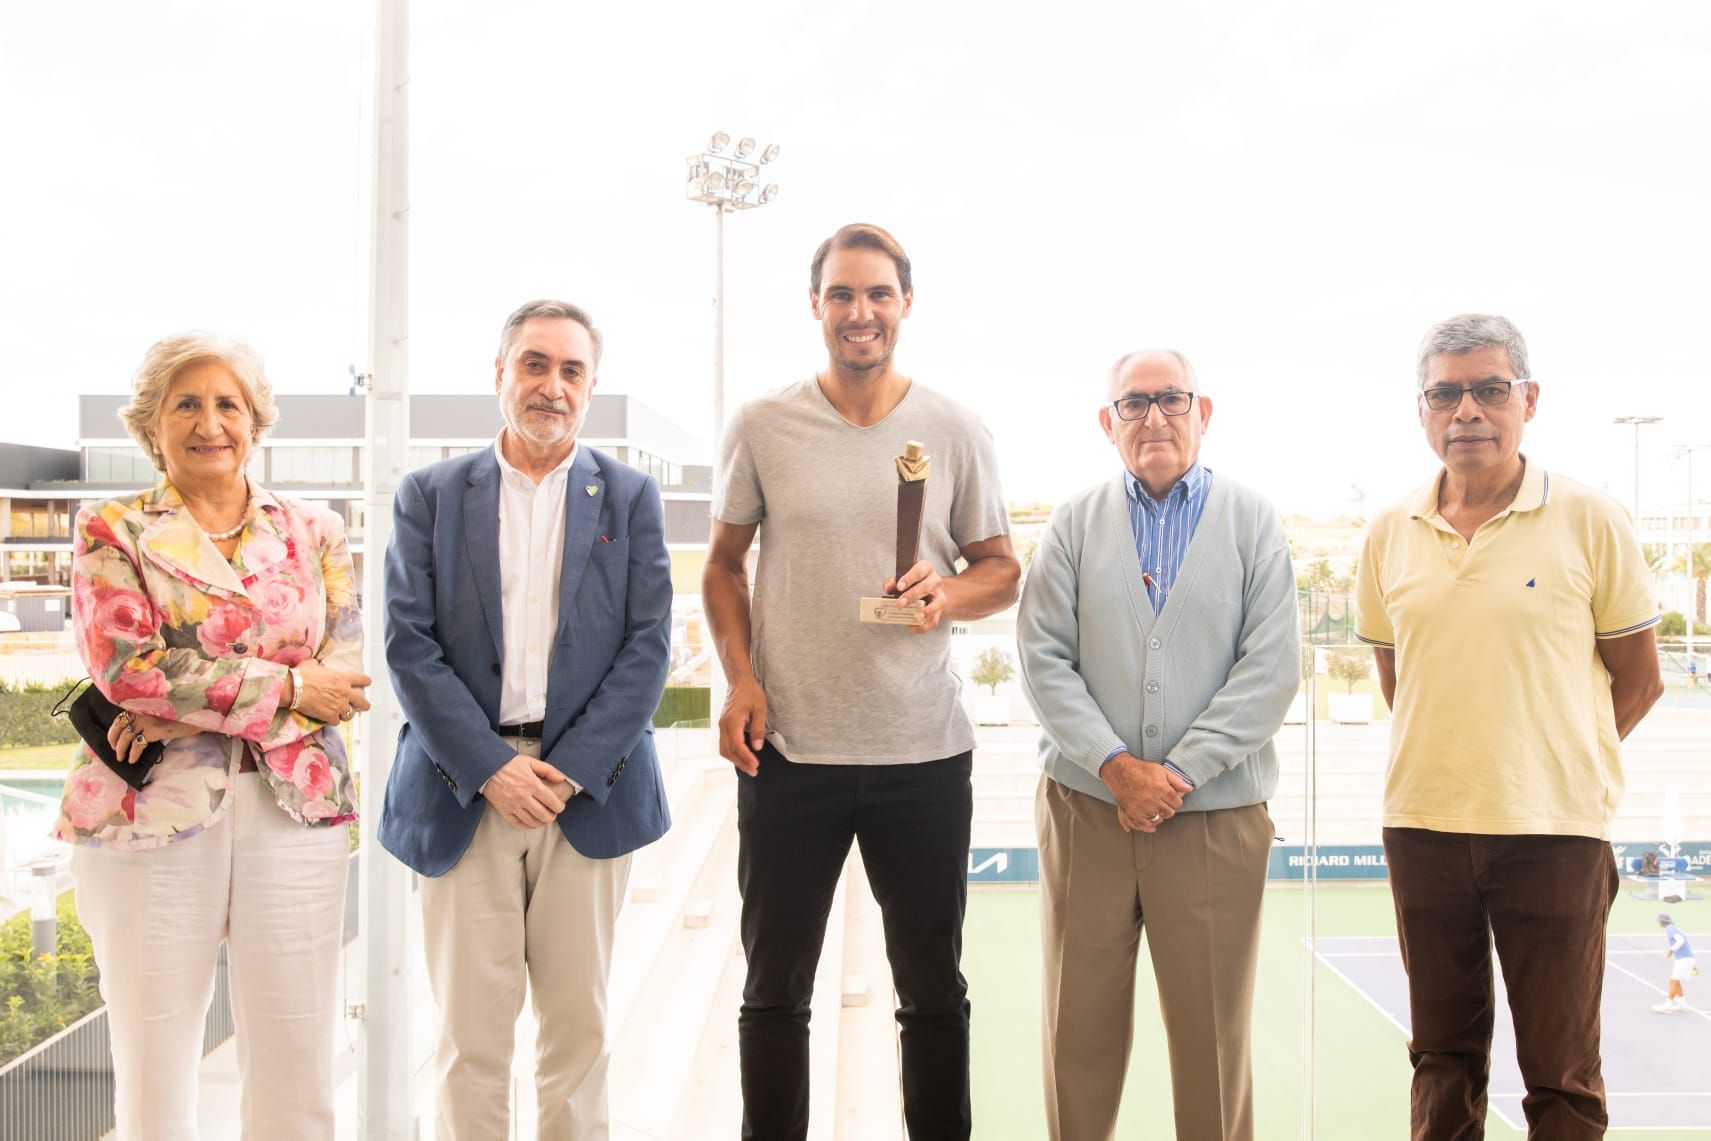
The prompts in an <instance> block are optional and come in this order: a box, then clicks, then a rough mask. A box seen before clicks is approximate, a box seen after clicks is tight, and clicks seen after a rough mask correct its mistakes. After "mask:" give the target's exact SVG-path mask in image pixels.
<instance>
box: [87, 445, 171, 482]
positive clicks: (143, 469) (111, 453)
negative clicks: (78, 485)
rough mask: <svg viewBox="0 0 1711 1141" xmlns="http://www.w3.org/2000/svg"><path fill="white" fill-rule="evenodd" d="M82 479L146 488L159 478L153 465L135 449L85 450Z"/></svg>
mask: <svg viewBox="0 0 1711 1141" xmlns="http://www.w3.org/2000/svg"><path fill="white" fill-rule="evenodd" d="M83 463H84V478H85V479H87V480H89V481H90V482H91V483H135V484H137V485H138V486H148V485H151V484H153V483H154V482H155V480H156V479H158V478H159V475H160V473H159V472H157V471H155V469H154V464H152V463H150V462H149V461H148V459H147V458H146V457H144V455H143V453H142V452H141V451H139V450H138V449H137V448H134V447H129V448H86V449H85V450H84V453H83Z"/></svg>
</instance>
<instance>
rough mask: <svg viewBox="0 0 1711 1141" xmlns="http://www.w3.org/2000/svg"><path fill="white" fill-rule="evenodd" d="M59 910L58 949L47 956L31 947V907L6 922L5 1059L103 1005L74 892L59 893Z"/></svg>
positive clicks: (0, 1019)
mask: <svg viewBox="0 0 1711 1141" xmlns="http://www.w3.org/2000/svg"><path fill="white" fill-rule="evenodd" d="M58 911H59V939H58V942H57V945H56V953H55V954H53V955H49V956H46V957H45V958H40V959H38V958H36V957H35V955H34V954H32V953H31V950H30V913H29V912H28V911H25V912H23V913H21V914H18V915H14V916H13V917H12V918H11V919H9V920H7V921H6V922H5V923H4V924H0V995H4V996H6V998H5V1003H6V1005H5V1006H4V1007H0V1065H5V1064H6V1063H7V1062H10V1061H11V1060H12V1059H13V1058H16V1057H17V1056H18V1055H19V1054H22V1053H24V1052H25V1051H26V1050H28V1049H30V1048H31V1047H32V1046H35V1045H37V1044H39V1043H41V1042H45V1041H46V1040H47V1039H49V1038H52V1037H53V1036H54V1035H55V1034H58V1033H59V1032H60V1031H61V1030H64V1029H65V1028H66V1027H67V1026H70V1025H71V1024H72V1023H73V1022H76V1021H77V1020H78V1019H79V1018H82V1017H83V1016H84V1015H86V1014H88V1013H89V1012H90V1011H92V1010H94V1009H95V1008H96V1007H98V1006H100V1005H101V991H100V986H99V981H100V976H99V975H98V974H97V972H96V970H95V955H94V952H92V951H91V950H90V947H89V933H88V932H86V931H84V930H83V924H81V923H79V922H78V921H77V906H76V904H75V903H74V902H73V899H72V893H71V892H69V891H68V892H66V893H65V894H64V895H62V896H60V897H59V907H58Z"/></svg>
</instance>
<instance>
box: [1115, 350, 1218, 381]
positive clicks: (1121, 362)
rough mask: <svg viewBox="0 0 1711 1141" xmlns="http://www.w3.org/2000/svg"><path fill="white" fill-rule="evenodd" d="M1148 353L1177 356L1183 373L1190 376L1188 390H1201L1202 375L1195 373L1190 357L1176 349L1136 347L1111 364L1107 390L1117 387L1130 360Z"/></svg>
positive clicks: (1177, 361)
mask: <svg viewBox="0 0 1711 1141" xmlns="http://www.w3.org/2000/svg"><path fill="white" fill-rule="evenodd" d="M1148 353H1159V354H1161V355H1163V356H1167V357H1175V358H1176V363H1177V364H1179V365H1181V366H1182V374H1183V375H1184V376H1186V377H1187V378H1188V391H1190V392H1199V391H1200V377H1199V376H1198V375H1197V374H1196V373H1195V371H1194V366H1193V365H1191V364H1189V363H1188V358H1187V357H1185V356H1183V355H1182V354H1181V353H1179V352H1177V351H1176V350H1175V349H1136V350H1135V351H1134V352H1130V353H1124V354H1123V355H1122V356H1120V357H1118V358H1117V363H1116V364H1114V365H1112V366H1111V373H1110V375H1109V376H1107V377H1106V378H1105V391H1107V392H1110V391H1111V390H1112V389H1114V388H1116V387H1117V380H1118V378H1119V377H1121V376H1122V375H1123V370H1124V369H1126V368H1128V367H1129V362H1130V361H1132V360H1134V359H1135V358H1136V357H1144V356H1146V355H1147V354H1148Z"/></svg>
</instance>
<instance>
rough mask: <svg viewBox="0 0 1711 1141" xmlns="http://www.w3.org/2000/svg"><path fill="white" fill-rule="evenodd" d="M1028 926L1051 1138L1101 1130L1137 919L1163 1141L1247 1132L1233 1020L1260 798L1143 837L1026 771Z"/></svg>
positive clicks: (1117, 1055)
mask: <svg viewBox="0 0 1711 1141" xmlns="http://www.w3.org/2000/svg"><path fill="white" fill-rule="evenodd" d="M1034 820H1035V825H1036V827H1037V828H1038V830H1039V836H1040V927H1041V938H1042V941H1043V944H1044V948H1043V949H1044V965H1045V994H1044V1002H1043V1008H1042V1011H1041V1014H1042V1018H1041V1025H1042V1030H1043V1037H1044V1046H1045V1085H1046V1123H1047V1125H1048V1127H1049V1128H1050V1132H1051V1136H1052V1138H1053V1141H1106V1139H1107V1138H1110V1137H1112V1136H1113V1135H1114V1132H1115V1130H1116V1127H1117V1106H1118V1104H1119V1102H1120V1101H1121V1100H1122V1096H1123V1076H1124V1073H1125V1072H1126V1071H1127V1069H1128V1063H1129V1047H1130V1044H1131V1042H1132V1041H1133V1039H1134V1011H1135V963H1136V955H1137V953H1138V951H1139V950H1140V942H1141V930H1142V928H1143V926H1144V927H1145V929H1146V931H1147V946H1148V948H1149V950H1150V951H1151V952H1152V960H1153V972H1154V974H1155V975H1156V976H1157V978H1158V990H1159V1007H1160V1009H1161V1011H1162V1013H1163V1015H1164V1026H1165V1034H1166V1036H1167V1037H1168V1039H1169V1042H1170V1073H1171V1091H1172V1096H1173V1101H1174V1103H1175V1108H1176V1136H1177V1138H1178V1139H1179V1141H1249V1139H1251V1138H1252V1137H1253V1131H1254V1121H1253V1073H1252V1066H1251V1061H1250V1055H1249V1033H1248V1032H1249V1024H1250V1021H1251V1017H1250V1016H1251V1011H1252V1007H1253V991H1254V969H1255V966H1256V965H1257V962H1258V952H1259V920H1260V897H1261V893H1263V892H1264V890H1265V873H1266V862H1267V859H1268V857H1269V855H1270V852H1271V841H1272V824H1271V816H1270V815H1269V814H1268V813H1267V812H1266V810H1265V806H1264V805H1263V804H1255V805H1249V806H1247V807H1245V808H1227V809H1220V810H1218V811H1213V812H1183V813H1180V814H1178V815H1177V816H1175V817H1172V818H1171V819H1170V820H1167V821H1165V822H1164V823H1163V824H1162V825H1160V827H1159V830H1158V831H1157V832H1156V833H1153V834H1151V835H1148V834H1146V833H1141V832H1133V833H1130V832H1125V831H1123V828H1122V826H1121V825H1119V824H1118V823H1117V810H1116V808H1114V807H1113V806H1111V805H1109V804H1106V803H1105V802H1104V801H1102V800H1099V799H1098V798H1096V797H1092V796H1087V795H1086V794H1084V793H1079V792H1076V791H1074V790H1073V789H1070V788H1067V787H1065V786H1063V785H1061V784H1059V783H1057V782H1056V781H1054V780H1051V779H1050V778H1049V777H1041V778H1040V787H1039V792H1038V794H1037V796H1036V798H1035V808H1034Z"/></svg>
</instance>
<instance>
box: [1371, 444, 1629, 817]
mask: <svg viewBox="0 0 1711 1141" xmlns="http://www.w3.org/2000/svg"><path fill="white" fill-rule="evenodd" d="M1522 459H1523V462H1524V463H1525V465H1526V466H1525V471H1524V473H1523V475H1522V479H1521V490H1520V492H1519V493H1517V495H1516V496H1515V502H1514V503H1512V504H1510V505H1509V507H1508V508H1507V509H1505V510H1503V511H1500V512H1498V513H1497V515H1496V516H1494V517H1493V518H1491V519H1489V520H1487V521H1486V522H1485V524H1484V525H1482V526H1481V527H1480V528H1479V530H1478V531H1476V532H1474V536H1473V541H1472V542H1471V543H1469V542H1466V541H1465V540H1463V539H1462V537H1461V536H1460V535H1459V534H1457V533H1456V530H1455V528H1454V527H1451V526H1450V525H1449V524H1448V523H1447V522H1445V521H1444V519H1443V517H1442V516H1441V515H1439V514H1438V484H1439V481H1440V480H1441V479H1442V478H1443V473H1442V472H1441V471H1440V472H1439V475H1438V477H1437V478H1435V479H1433V480H1432V482H1431V483H1429V484H1427V485H1426V486H1425V487H1423V488H1421V489H1420V491H1419V492H1417V493H1416V494H1414V495H1413V496H1411V497H1410V498H1409V499H1407V500H1404V501H1403V502H1402V503H1399V504H1397V505H1396V506H1394V507H1391V508H1388V509H1387V510H1385V511H1384V512H1383V513H1382V514H1380V515H1379V516H1378V517H1377V518H1376V519H1374V520H1373V523H1372V527H1371V529H1370V530H1369V531H1368V532H1367V536H1366V544H1365V546H1364V548H1363V549H1362V551H1361V560H1360V568H1359V571H1358V573H1357V581H1356V586H1355V636H1356V637H1358V638H1359V639H1360V640H1361V641H1363V642H1367V643H1370V644H1372V645H1374V646H1385V647H1390V648H1393V649H1394V650H1395V651H1396V701H1395V707H1394V709H1393V710H1392V719H1391V722H1390V764H1389V767H1388V769H1387V770H1386V772H1385V778H1384V823H1385V826H1386V827H1391V828H1428V829H1431V830H1433V831H1437V832H1474V833H1483V834H1488V835H1531V834H1541V835H1553V836H1591V837H1595V838H1597V839H1608V838H1609V825H1610V820H1611V818H1612V817H1613V816H1614V815H1615V813H1616V806H1617V804H1618V803H1619V802H1620V801H1621V799H1622V757H1621V742H1620V739H1619V738H1618V737H1617V734H1616V717H1615V713H1614V711H1613V709H1612V707H1611V702H1610V677H1609V674H1608V673H1607V672H1606V671H1605V669H1604V663H1603V661H1602V660H1601V659H1600V658H1599V656H1598V650H1597V646H1596V640H1597V639H1599V638H1620V637H1623V636H1624V635H1627V634H1633V633H1635V632H1637V631H1640V630H1644V629H1645V628H1646V627H1648V626H1650V625H1652V624H1653V623H1655V622H1657V620H1658V608H1657V604H1656V601H1655V598H1654V596H1653V592H1652V579H1651V574H1650V572H1649V571H1648V570H1647V567H1646V562H1645V559H1644V558H1643V557H1642V556H1641V554H1640V545H1639V543H1638V541H1637V540H1636V539H1635V537H1634V533H1633V528H1632V526H1631V525H1630V523H1629V521H1628V515H1627V512H1625V511H1624V510H1623V509H1622V508H1621V507H1620V506H1618V505H1617V503H1616V502H1615V501H1614V500H1612V499H1610V498H1609V497H1608V496H1606V495H1602V494H1600V493H1598V492H1595V491H1593V490H1591V489H1590V488H1586V487H1582V486H1580V485H1579V484H1576V483H1573V482H1571V481H1569V480H1566V479H1563V478H1562V477H1560V476H1553V475H1550V474H1549V473H1548V472H1546V471H1545V470H1544V469H1543V468H1541V467H1539V466H1538V465H1537V464H1534V463H1531V462H1526V458H1525V457H1524V456H1523V457H1522Z"/></svg>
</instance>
